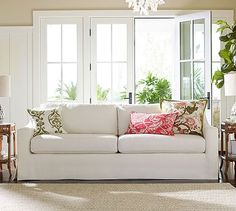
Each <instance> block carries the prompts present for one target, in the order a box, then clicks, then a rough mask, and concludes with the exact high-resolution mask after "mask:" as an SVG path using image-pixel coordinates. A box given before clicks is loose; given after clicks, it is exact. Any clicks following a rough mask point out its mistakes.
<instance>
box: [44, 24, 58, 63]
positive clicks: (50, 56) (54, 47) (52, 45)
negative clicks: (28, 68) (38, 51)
mask: <svg viewBox="0 0 236 211" xmlns="http://www.w3.org/2000/svg"><path fill="white" fill-rule="evenodd" d="M47 61H48V62H60V61H61V24H48V25H47Z"/></svg>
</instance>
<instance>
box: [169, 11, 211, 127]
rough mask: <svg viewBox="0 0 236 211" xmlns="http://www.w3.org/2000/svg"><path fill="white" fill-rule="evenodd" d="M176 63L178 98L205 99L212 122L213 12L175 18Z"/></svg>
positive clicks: (176, 92)
mask: <svg viewBox="0 0 236 211" xmlns="http://www.w3.org/2000/svg"><path fill="white" fill-rule="evenodd" d="M176 29H177V38H178V42H177V43H178V45H177V61H176V67H177V69H176V71H175V74H176V75H175V78H176V79H177V80H176V82H175V86H176V88H175V89H174V90H175V96H176V98H178V99H182V100H194V99H202V98H206V99H207V100H208V104H207V108H206V115H207V120H208V121H209V122H210V123H211V110H212V109H211V108H212V105H211V98H212V97H211V93H212V91H211V90H212V87H211V65H212V61H211V60H212V59H211V37H212V36H211V12H210V11H207V12H202V13H195V14H191V15H184V16H179V17H177V18H176Z"/></svg>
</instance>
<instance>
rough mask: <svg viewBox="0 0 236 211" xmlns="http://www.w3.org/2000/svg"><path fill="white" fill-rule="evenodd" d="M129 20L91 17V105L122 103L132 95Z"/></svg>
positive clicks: (130, 20)
mask: <svg viewBox="0 0 236 211" xmlns="http://www.w3.org/2000/svg"><path fill="white" fill-rule="evenodd" d="M132 34H133V32H132V19H131V18H115V19H113V18H92V38H91V39H92V52H91V53H92V77H93V80H92V102H93V103H94V102H97V103H124V102H125V98H126V95H127V93H128V92H132V87H133V86H132V85H133V84H132V79H131V77H130V76H131V75H132V73H133V71H132V70H133V68H132V61H133V59H132V49H133V42H132Z"/></svg>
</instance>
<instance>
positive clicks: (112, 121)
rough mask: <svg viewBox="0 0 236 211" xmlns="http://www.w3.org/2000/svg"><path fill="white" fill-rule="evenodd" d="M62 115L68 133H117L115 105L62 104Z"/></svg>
mask: <svg viewBox="0 0 236 211" xmlns="http://www.w3.org/2000/svg"><path fill="white" fill-rule="evenodd" d="M61 115H62V120H63V124H64V129H65V130H66V131H67V132H68V133H73V134H77V133H80V134H113V135H117V108H116V106H115V105H90V104H89V105H87V104H74V105H73V104H70V105H62V111H61Z"/></svg>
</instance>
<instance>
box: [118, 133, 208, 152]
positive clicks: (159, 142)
mask: <svg viewBox="0 0 236 211" xmlns="http://www.w3.org/2000/svg"><path fill="white" fill-rule="evenodd" d="M118 151H119V152H121V153H203V152H205V140H204V138H203V137H201V136H196V135H183V134H176V135H174V136H164V135H153V134H129V135H123V136H120V137H119V139H118Z"/></svg>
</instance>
